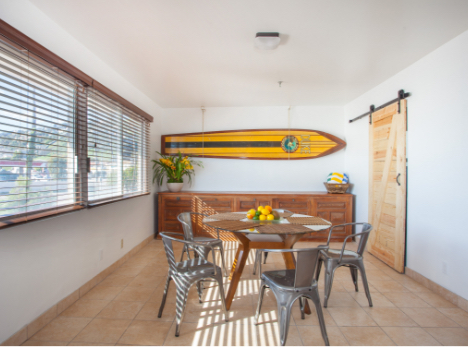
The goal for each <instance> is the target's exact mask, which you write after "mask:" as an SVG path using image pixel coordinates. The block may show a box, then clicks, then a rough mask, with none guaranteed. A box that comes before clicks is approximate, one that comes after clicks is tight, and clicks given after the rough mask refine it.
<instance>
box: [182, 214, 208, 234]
mask: <svg viewBox="0 0 468 347" xmlns="http://www.w3.org/2000/svg"><path fill="white" fill-rule="evenodd" d="M192 216H200V217H207V215H205V214H202V213H195V212H182V213H180V214H179V215H178V216H177V220H178V221H179V222H180V223H181V224H182V229H183V231H184V238H185V240H187V241H193V228H192Z"/></svg>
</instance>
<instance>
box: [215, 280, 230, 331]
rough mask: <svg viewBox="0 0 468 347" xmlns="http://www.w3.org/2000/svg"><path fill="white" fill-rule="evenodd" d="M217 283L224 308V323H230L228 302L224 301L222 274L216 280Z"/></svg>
mask: <svg viewBox="0 0 468 347" xmlns="http://www.w3.org/2000/svg"><path fill="white" fill-rule="evenodd" d="M215 280H216V282H218V288H219V296H220V297H221V306H222V307H223V311H224V321H226V322H229V316H228V311H227V309H226V300H225V299H224V298H225V296H224V286H223V277H222V276H221V274H220V275H219V276H217V277H216V278H215Z"/></svg>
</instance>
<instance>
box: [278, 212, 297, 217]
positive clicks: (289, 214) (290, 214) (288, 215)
mask: <svg viewBox="0 0 468 347" xmlns="http://www.w3.org/2000/svg"><path fill="white" fill-rule="evenodd" d="M278 214H279V215H280V217H283V218H288V217H291V216H292V215H293V214H294V213H293V212H278Z"/></svg>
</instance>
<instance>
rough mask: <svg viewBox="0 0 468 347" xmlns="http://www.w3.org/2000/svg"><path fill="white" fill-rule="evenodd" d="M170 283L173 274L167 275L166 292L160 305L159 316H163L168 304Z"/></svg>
mask: <svg viewBox="0 0 468 347" xmlns="http://www.w3.org/2000/svg"><path fill="white" fill-rule="evenodd" d="M169 283H171V275H167V280H166V286H165V287H164V294H163V297H162V301H161V306H159V313H158V318H161V316H162V313H163V310H164V306H165V305H166V298H167V292H168V290H169Z"/></svg>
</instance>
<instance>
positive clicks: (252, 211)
mask: <svg viewBox="0 0 468 347" xmlns="http://www.w3.org/2000/svg"><path fill="white" fill-rule="evenodd" d="M255 212H257V211H255V210H254V209H251V210H249V212H247V213H248V214H251V215H252V216H255Z"/></svg>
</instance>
